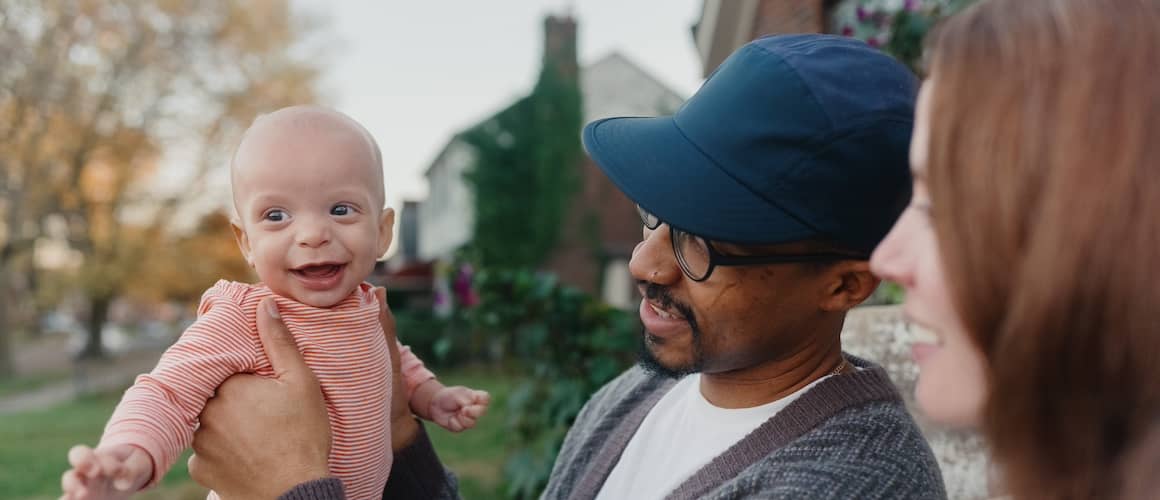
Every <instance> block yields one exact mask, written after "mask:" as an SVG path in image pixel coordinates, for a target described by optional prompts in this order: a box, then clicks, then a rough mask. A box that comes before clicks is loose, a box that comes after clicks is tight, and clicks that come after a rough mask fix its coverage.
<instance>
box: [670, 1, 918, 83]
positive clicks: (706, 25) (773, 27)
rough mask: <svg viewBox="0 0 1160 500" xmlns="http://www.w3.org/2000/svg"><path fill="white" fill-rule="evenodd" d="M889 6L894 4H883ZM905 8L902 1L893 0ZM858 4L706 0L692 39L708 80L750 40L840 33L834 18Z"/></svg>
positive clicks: (845, 2) (846, 2) (841, 2)
mask: <svg viewBox="0 0 1160 500" xmlns="http://www.w3.org/2000/svg"><path fill="white" fill-rule="evenodd" d="M883 1H885V2H889V1H891V0H883ZM894 1H895V2H896V3H898V4H900V5H901V4H902V1H903V0H894ZM858 2H859V0H705V3H704V5H703V7H702V10H701V19H700V20H698V21H697V23H696V24H695V25H694V26H693V39H694V40H695V42H696V44H697V52H698V53H700V55H701V69H702V72H703V73H704V75H705V76H706V77H707V76H709V74H710V73H712V72H713V70H715V69H717V66H719V65H720V64H721V63H722V62H723V61H725V58H726V57H729V54H732V53H733V51H734V50H737V49H738V48H740V47H741V46H742V45H745V44H746V43H748V42H749V41H750V40H753V39H756V38H760V37H762V36H765V35H774V34H788V33H837V32H839V31H840V28H839V27H837V26H835V23H834V18H835V14H836V13H838V12H840V11H843V10H846V9H853V8H855V7H856V4H858Z"/></svg>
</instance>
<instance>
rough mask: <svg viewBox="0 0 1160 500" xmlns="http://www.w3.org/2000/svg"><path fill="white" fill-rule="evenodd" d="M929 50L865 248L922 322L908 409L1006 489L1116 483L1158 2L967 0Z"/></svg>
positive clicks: (1026, 491) (1153, 335) (1049, 494)
mask: <svg viewBox="0 0 1160 500" xmlns="http://www.w3.org/2000/svg"><path fill="white" fill-rule="evenodd" d="M929 44H930V45H929V46H930V54H929V55H930V57H931V59H930V67H929V70H930V74H929V78H928V79H927V82H926V84H925V85H924V87H923V89H922V92H921V93H920V96H919V103H918V108H917V110H918V111H917V118H916V122H915V133H914V139H913V142H912V145H911V162H912V168H913V171H914V174H915V189H914V196H913V200H912V204H911V207H910V208H909V209H908V210H907V211H906V213H905V214H904V215H903V216H902V218H901V219H900V220H899V221H898V222H897V224H896V225H895V228H894V229H893V231H892V232H891V234H890V235H889V236H887V238H886V240H885V241H884V242H883V243H882V244H881V245H880V247H879V248H878V249H877V251H876V252H875V255H874V258H873V261H872V267H873V268H874V269H875V270H876V272H877V273H878V274H880V275H881V276H883V277H884V278H887V279H890V280H893V281H896V282H898V283H900V284H901V285H902V286H903V287H905V288H906V290H907V303H906V305H905V312H906V314H907V316H908V317H909V318H910V319H911V320H912V321H913V322H914V323H917V324H918V325H920V326H923V327H926V328H927V329H929V330H930V331H932V332H933V333H934V334H935V338H936V341H935V342H933V343H931V344H920V345H916V346H915V347H914V354H915V357H916V359H917V361H918V363H919V366H920V369H921V372H922V375H921V376H920V378H919V382H918V387H917V390H916V392H917V394H916V396H917V400H918V403H919V405H920V406H921V407H922V408H923V410H924V411H925V412H926V413H927V414H928V415H930V416H931V417H932V418H934V419H936V420H939V421H941V422H944V423H948V424H952V425H966V426H979V427H981V429H982V431H983V433H984V435H985V436H986V437H987V439H988V442H989V446H990V450H991V452H992V455H993V457H994V460H995V462H996V464H997V465H998V466H999V476H1000V481H1001V484H1000V485H999V486H1000V488H1001V489H1003V490H1005V491H1006V492H1008V493H1010V494H1011V495H1013V496H1014V497H1015V498H1020V499H1023V498H1109V497H1114V496H1116V495H1121V494H1125V493H1127V492H1126V491H1124V490H1122V489H1121V488H1122V485H1124V484H1140V481H1141V480H1143V479H1147V478H1140V477H1138V476H1139V474H1140V473H1139V472H1137V473H1135V475H1133V474H1132V473H1129V472H1126V471H1130V470H1137V471H1139V470H1145V469H1146V467H1143V468H1142V467H1140V465H1139V464H1140V462H1141V460H1144V459H1141V458H1133V457H1141V456H1146V455H1147V453H1142V452H1140V451H1139V446H1141V445H1142V444H1143V443H1145V442H1146V440H1147V439H1146V438H1147V436H1148V435H1149V433H1150V432H1152V430H1153V429H1155V428H1156V426H1157V418H1158V416H1160V314H1158V313H1160V284H1158V283H1156V280H1157V277H1158V276H1160V164H1158V163H1157V162H1158V161H1160V160H1158V159H1160V81H1158V80H1157V79H1156V77H1155V76H1154V75H1155V72H1156V70H1157V68H1158V67H1160V2H1157V1H1155V0H1117V1H1116V2H1108V1H1106V0H992V1H983V2H981V3H979V4H977V5H975V6H973V7H972V8H970V9H968V10H966V11H964V12H962V13H960V14H959V15H957V16H956V17H954V18H952V19H950V20H949V21H948V22H947V23H946V24H945V26H943V27H941V28H940V30H939V31H938V32H937V33H936V35H935V36H934V37H933V38H932V39H931V40H930V41H929ZM1152 441H1155V440H1152ZM1152 456H1154V455H1152ZM1127 462H1135V464H1129V463H1127ZM1155 472H1157V471H1153V473H1155ZM1130 476H1131V477H1130ZM1152 482H1153V484H1154V483H1155V481H1154V480H1152ZM1150 493H1151V494H1156V493H1155V492H1154V491H1153V492H1150Z"/></svg>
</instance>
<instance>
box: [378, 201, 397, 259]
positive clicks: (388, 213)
mask: <svg viewBox="0 0 1160 500" xmlns="http://www.w3.org/2000/svg"><path fill="white" fill-rule="evenodd" d="M394 239H395V209H393V208H390V207H387V208H384V209H383V215H382V216H381V217H380V218H379V246H378V251H379V255H378V257H382V256H383V254H385V253H387V250H389V249H390V248H391V241H392V240H394ZM376 258H377V257H376Z"/></svg>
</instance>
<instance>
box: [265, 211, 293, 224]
mask: <svg viewBox="0 0 1160 500" xmlns="http://www.w3.org/2000/svg"><path fill="white" fill-rule="evenodd" d="M286 217H287V215H286V211H285V210H270V211H268V212H266V213H264V214H262V219H263V220H268V221H270V222H282V221H284V220H286Z"/></svg>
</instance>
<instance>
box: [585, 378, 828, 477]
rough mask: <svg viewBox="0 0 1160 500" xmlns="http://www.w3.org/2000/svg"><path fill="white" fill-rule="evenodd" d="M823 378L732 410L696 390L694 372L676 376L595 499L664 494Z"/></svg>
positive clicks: (633, 437)
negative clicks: (678, 377) (775, 396)
mask: <svg viewBox="0 0 1160 500" xmlns="http://www.w3.org/2000/svg"><path fill="white" fill-rule="evenodd" d="M826 378H828V377H822V378H820V379H818V380H816V381H814V382H813V383H811V384H810V385H807V386H805V387H803V388H801V389H800V390H798V391H797V392H795V393H793V394H790V395H789V396H786V397H784V398H781V399H779V400H777V401H774V402H772V403H766V404H764V405H761V406H756V407H753V408H739V409H733V410H731V409H726V408H719V407H716V406H713V404H712V403H710V402H709V401H708V400H706V399H705V396H703V395H701V375H700V374H693V375H689V376H687V377H685V378H683V379H681V380H680V381H678V382H677V384H676V385H674V386H673V388H672V389H670V390H669V392H668V393H666V394H665V395H664V396H662V397H661V399H660V401H658V402H657V404H656V406H654V407H653V408H652V410H649V412H648V415H647V416H645V418H644V421H643V422H641V424H640V428H639V429H637V431H636V434H634V435H633V436H632V439H631V440H629V442H628V446H627V447H625V449H624V453H623V454H622V455H621V456H620V461H618V462H617V463H616V466H615V467H613V468H612V472H611V473H610V474H609V475H608V479H607V480H605V481H604V486H603V487H601V488H600V493H599V494H598V495H596V500H621V499H625V498H632V499H634V500H637V499H639V500H647V499H653V498H664V497H665V495H668V494H669V493H670V492H672V491H673V490H675V489H676V488H677V486H680V485H681V483H683V482H685V480H686V479H688V478H689V477H691V476H692V475H693V473H695V472H697V471H698V470H700V469H701V468H702V467H704V466H705V465H706V464H708V463H709V462H710V461H711V460H713V459H714V458H716V457H717V455H720V454H722V453H724V452H725V450H728V449H729V447H731V446H733V445H734V444H736V443H737V442H738V441H740V440H741V438H744V437H745V436H747V435H748V434H749V433H750V432H753V430H754V429H756V428H757V427H758V426H760V425H761V424H762V423H764V422H765V421H766V420H769V418H770V417H772V416H774V415H776V414H777V412H779V411H781V410H782V409H783V408H785V407H786V406H788V405H789V404H790V403H791V402H793V400H795V399H797V398H798V397H799V396H801V395H802V394H805V392H806V391H807V390H809V389H810V388H811V387H813V386H814V384H817V383H818V382H821V381H822V380H825V379H826Z"/></svg>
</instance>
